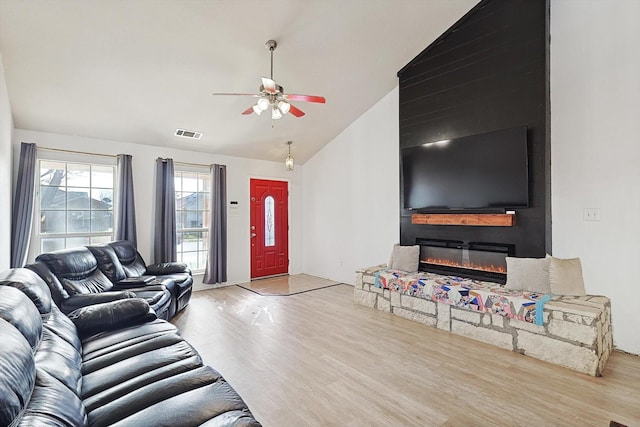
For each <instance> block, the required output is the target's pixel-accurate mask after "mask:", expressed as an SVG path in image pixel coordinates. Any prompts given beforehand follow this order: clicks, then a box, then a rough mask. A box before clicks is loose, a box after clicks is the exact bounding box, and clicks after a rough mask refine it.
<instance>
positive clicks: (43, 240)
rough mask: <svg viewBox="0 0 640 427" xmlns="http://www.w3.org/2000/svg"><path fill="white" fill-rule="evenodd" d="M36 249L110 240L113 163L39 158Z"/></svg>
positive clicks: (58, 247)
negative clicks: (103, 163)
mask: <svg viewBox="0 0 640 427" xmlns="http://www.w3.org/2000/svg"><path fill="white" fill-rule="evenodd" d="M39 172H40V173H39V176H40V186H39V191H38V193H39V198H38V201H39V203H38V211H37V212H38V214H39V215H38V218H39V224H38V229H37V238H38V239H39V245H38V247H39V249H40V253H43V252H50V251H54V250H58V249H64V248H70V247H74V246H83V245H89V244H92V243H105V242H110V241H112V240H113V187H114V177H115V166H111V165H95V164H87V163H72V162H64V161H50V160H40V170H39Z"/></svg>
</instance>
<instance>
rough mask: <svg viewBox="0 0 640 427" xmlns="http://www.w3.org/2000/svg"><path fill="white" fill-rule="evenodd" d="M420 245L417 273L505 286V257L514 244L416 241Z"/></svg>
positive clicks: (510, 254)
mask: <svg viewBox="0 0 640 427" xmlns="http://www.w3.org/2000/svg"><path fill="white" fill-rule="evenodd" d="M416 244H417V245H420V270H422V271H430V272H432V273H438V274H445V275H456V276H464V277H469V278H472V279H478V280H488V281H491V282H497V283H505V282H506V279H507V260H506V257H507V256H512V255H513V254H514V253H515V245H511V244H504V243H486V242H464V241H460V240H440V239H426V238H417V239H416Z"/></svg>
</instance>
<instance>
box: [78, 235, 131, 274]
mask: <svg viewBox="0 0 640 427" xmlns="http://www.w3.org/2000/svg"><path fill="white" fill-rule="evenodd" d="M87 249H89V250H90V251H91V253H92V254H93V256H94V257H96V261H97V262H98V267H99V268H100V271H102V272H103V273H104V275H105V276H107V278H108V279H109V280H110V281H111V282H113V283H117V282H119V281H120V280H122V279H124V278H125V277H127V276H126V274H125V272H124V269H123V268H122V264H121V263H120V260H119V259H118V255H117V254H116V252H115V251H114V250H113V248H112V247H111V246H109V245H107V244H106V243H105V244H102V245H91V246H87Z"/></svg>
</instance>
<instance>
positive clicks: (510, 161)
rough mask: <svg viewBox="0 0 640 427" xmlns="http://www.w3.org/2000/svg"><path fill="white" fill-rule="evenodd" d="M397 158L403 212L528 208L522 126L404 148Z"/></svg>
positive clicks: (527, 186) (525, 136)
mask: <svg viewBox="0 0 640 427" xmlns="http://www.w3.org/2000/svg"><path fill="white" fill-rule="evenodd" d="M401 155H402V163H401V169H402V186H403V193H402V194H403V201H404V203H403V205H404V208H405V209H414V210H421V211H434V212H436V211H446V210H499V209H515V208H524V207H528V206H529V174H528V170H529V168H528V160H527V127H526V126H518V127H514V128H509V129H504V130H498V131H494V132H488V133H483V134H479V135H471V136H465V137H462V138H456V139H451V140H445V141H437V142H431V143H426V144H423V145H420V146H416V147H408V148H404V149H403V150H402V153H401Z"/></svg>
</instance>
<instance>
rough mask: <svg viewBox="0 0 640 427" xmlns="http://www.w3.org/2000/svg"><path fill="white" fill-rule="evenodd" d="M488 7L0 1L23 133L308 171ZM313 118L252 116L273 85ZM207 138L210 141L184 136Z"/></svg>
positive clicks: (440, 0)
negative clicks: (272, 45)
mask: <svg viewBox="0 0 640 427" xmlns="http://www.w3.org/2000/svg"><path fill="white" fill-rule="evenodd" d="M477 2H478V0H208V1H207V0H199V1H196V0H128V1H124V0H123V1H117V0H56V1H53V0H29V1H24V0H0V53H1V54H2V62H3V63H4V67H5V76H6V80H7V87H8V92H9V101H10V103H11V109H12V112H13V119H14V126H15V127H16V128H19V129H28V130H37V131H43V132H53V133H60V134H67V135H79V136H85V137H92V138H100V139H108V140H116V141H126V142H134V143H140V144H151V145H159V146H167V147H178V148H183V149H189V148H191V149H193V150H197V151H207V152H212V153H219V154H225V155H231V156H238V157H248V158H255V159H264V160H275V161H281V160H282V158H283V157H284V156H285V155H286V151H287V145H286V141H287V140H292V141H293V146H292V152H293V154H294V155H295V158H296V162H298V163H304V162H305V161H306V160H308V159H309V158H310V157H311V156H313V155H314V154H315V153H316V152H317V151H318V150H320V149H321V148H322V147H323V146H324V145H325V144H327V143H329V142H330V141H331V140H332V139H333V138H334V137H335V136H337V135H338V134H339V133H340V132H341V131H342V130H344V129H345V128H346V127H347V126H348V125H349V124H350V123H351V122H353V121H354V120H355V119H357V118H358V117H359V116H360V115H362V114H363V113H364V112H365V111H367V110H368V109H369V108H370V107H372V106H373V105H374V104H375V103H376V102H377V101H378V100H380V99H381V98H382V97H383V96H385V95H386V94H387V93H388V92H389V91H390V90H391V89H393V88H394V87H395V86H396V85H397V77H396V73H397V71H398V70H399V69H400V68H402V67H403V66H404V65H405V64H406V63H407V62H409V61H410V60H411V59H413V58H414V57H415V56H416V55H417V54H418V53H420V52H421V51H422V50H423V49H424V48H425V47H427V46H428V45H429V44H430V43H431V42H432V41H433V40H435V39H436V38H437V37H438V36H439V35H440V34H442V33H443V32H444V31H445V30H446V29H447V28H449V27H450V26H451V25H452V24H453V23H454V22H456V21H457V20H458V19H459V18H460V17H462V16H463V15H464V14H465V13H466V12H467V11H469V10H470V9H471V8H472V7H473V6H474V5H475V4H476V3H477ZM269 39H275V40H276V41H277V42H278V48H277V49H276V50H275V52H274V70H273V73H274V80H276V82H277V83H278V84H280V85H282V86H283V87H284V88H285V92H286V93H302V94H310V95H322V96H325V97H326V99H327V103H326V104H324V105H322V104H310V103H302V102H297V103H295V104H296V106H297V107H299V108H300V109H302V110H304V111H305V112H306V113H307V115H306V116H304V117H302V118H295V117H293V116H291V115H287V116H285V117H284V118H282V119H281V120H278V121H275V122H274V127H273V128H272V126H271V125H272V123H271V119H270V118H269V117H267V115H263V116H259V117H258V116H256V115H253V114H252V115H250V116H243V115H241V114H240V113H241V112H242V111H243V110H245V109H246V108H247V107H249V106H251V104H252V103H253V102H255V99H254V98H250V97H223V96H218V97H214V96H212V95H211V93H213V92H242V93H254V92H257V91H258V87H259V85H260V77H261V76H269V51H268V50H267V49H266V48H265V42H266V41H267V40H269ZM179 127H180V128H186V129H190V130H196V131H202V132H204V136H203V137H202V139H201V140H198V141H196V140H188V139H184V138H179V137H176V136H173V134H174V132H175V130H176V128H179Z"/></svg>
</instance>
